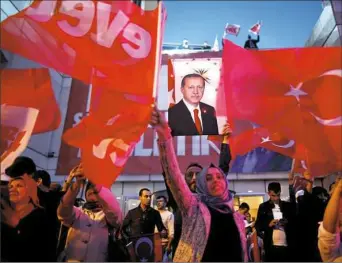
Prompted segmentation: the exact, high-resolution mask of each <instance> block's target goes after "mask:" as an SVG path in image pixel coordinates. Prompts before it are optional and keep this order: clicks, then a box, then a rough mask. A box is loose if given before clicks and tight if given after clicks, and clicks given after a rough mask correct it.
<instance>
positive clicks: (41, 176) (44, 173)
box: [33, 170, 51, 188]
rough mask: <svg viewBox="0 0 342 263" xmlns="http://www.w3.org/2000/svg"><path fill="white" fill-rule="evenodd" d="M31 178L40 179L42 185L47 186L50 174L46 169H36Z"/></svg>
mask: <svg viewBox="0 0 342 263" xmlns="http://www.w3.org/2000/svg"><path fill="white" fill-rule="evenodd" d="M33 179H34V180H38V179H42V183H43V185H44V186H46V187H49V188H50V186H51V176H50V174H49V173H48V172H47V171H44V170H38V171H36V172H35V173H34V174H33Z"/></svg>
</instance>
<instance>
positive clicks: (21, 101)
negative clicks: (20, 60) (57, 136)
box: [0, 69, 61, 174]
mask: <svg viewBox="0 0 342 263" xmlns="http://www.w3.org/2000/svg"><path fill="white" fill-rule="evenodd" d="M0 73H1V96H0V99H1V147H0V148H1V150H0V154H1V173H2V174H3V173H4V170H5V169H6V168H7V167H8V166H9V165H11V164H12V162H13V161H14V159H15V158H16V157H17V156H19V155H20V154H21V153H22V152H23V151H24V150H25V149H26V146H27V144H28V142H29V140H30V138H31V134H37V133H42V132H48V131H52V130H55V129H57V128H58V127H59V125H60V121H61V116H60V111H59V107H58V105H57V102H56V99H55V96H54V92H53V90H52V86H51V81H50V74H49V70H48V69H5V70H1V72H0Z"/></svg>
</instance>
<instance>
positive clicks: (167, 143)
mask: <svg viewBox="0 0 342 263" xmlns="http://www.w3.org/2000/svg"><path fill="white" fill-rule="evenodd" d="M151 125H152V126H154V128H155V129H156V131H157V133H158V137H159V140H158V145H159V152H160V158H161V163H162V166H163V169H164V171H165V178H166V183H167V184H168V185H169V187H170V189H171V192H172V194H173V196H174V199H175V201H176V202H177V205H178V207H179V209H180V210H181V213H182V218H183V229H182V235H181V239H180V242H179V244H178V247H177V250H176V253H175V257H174V259H173V260H174V262H239V261H240V262H242V261H247V253H246V245H247V243H246V235H245V228H244V222H243V220H242V218H241V217H240V216H239V215H238V214H237V213H235V212H234V210H232V208H231V204H230V201H231V198H232V197H231V195H230V194H229V190H228V181H227V179H226V176H225V175H224V173H223V171H222V170H221V169H219V168H218V167H216V166H215V165H213V164H211V165H210V166H208V167H206V168H204V169H203V170H202V172H200V174H199V175H198V176H197V179H196V180H197V181H196V185H197V189H196V191H197V194H192V193H191V192H190V190H189V187H187V184H186V182H185V179H184V176H183V175H182V174H181V172H180V169H179V165H178V161H177V158H176V154H175V151H174V147H173V143H172V137H171V133H170V128H169V126H168V125H167V123H166V122H165V120H164V118H163V116H162V115H161V113H160V112H159V111H157V110H154V111H153V112H152V118H151Z"/></svg>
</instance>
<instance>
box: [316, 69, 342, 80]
mask: <svg viewBox="0 0 342 263" xmlns="http://www.w3.org/2000/svg"><path fill="white" fill-rule="evenodd" d="M322 76H337V77H340V78H342V69H332V70H329V71H327V72H324V73H323V74H322V75H320V77H322Z"/></svg>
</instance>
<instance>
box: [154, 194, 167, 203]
mask: <svg viewBox="0 0 342 263" xmlns="http://www.w3.org/2000/svg"><path fill="white" fill-rule="evenodd" d="M161 198H163V199H164V201H165V203H166V202H167V199H166V196H164V195H159V196H157V198H156V200H158V199H161Z"/></svg>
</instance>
